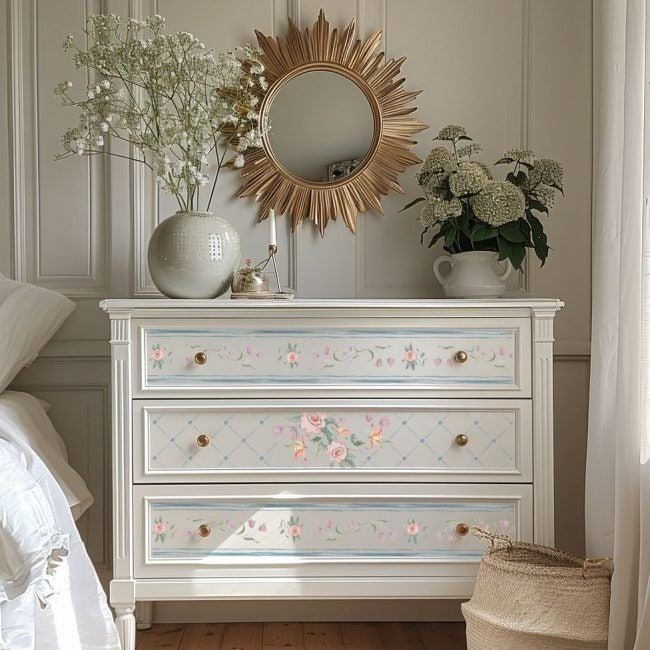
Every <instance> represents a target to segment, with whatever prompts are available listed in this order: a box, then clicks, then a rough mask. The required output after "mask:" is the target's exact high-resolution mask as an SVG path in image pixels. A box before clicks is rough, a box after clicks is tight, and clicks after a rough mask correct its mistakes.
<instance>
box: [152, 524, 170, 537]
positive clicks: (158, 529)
mask: <svg viewBox="0 0 650 650" xmlns="http://www.w3.org/2000/svg"><path fill="white" fill-rule="evenodd" d="M153 532H154V533H155V534H156V535H162V534H164V533H166V532H167V523H166V522H164V521H157V522H156V523H155V524H154V525H153Z"/></svg>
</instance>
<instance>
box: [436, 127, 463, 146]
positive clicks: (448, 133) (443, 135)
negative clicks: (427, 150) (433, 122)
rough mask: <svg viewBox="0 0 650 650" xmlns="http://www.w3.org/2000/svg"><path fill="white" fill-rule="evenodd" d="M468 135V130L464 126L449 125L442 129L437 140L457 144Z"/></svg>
mask: <svg viewBox="0 0 650 650" xmlns="http://www.w3.org/2000/svg"><path fill="white" fill-rule="evenodd" d="M466 135H467V129H466V128H465V127H464V126H459V125H457V124H448V125H447V126H445V127H443V128H442V129H440V131H439V132H438V135H437V136H436V139H437V140H448V141H449V142H456V141H457V140H458V138H461V137H464V136H466Z"/></svg>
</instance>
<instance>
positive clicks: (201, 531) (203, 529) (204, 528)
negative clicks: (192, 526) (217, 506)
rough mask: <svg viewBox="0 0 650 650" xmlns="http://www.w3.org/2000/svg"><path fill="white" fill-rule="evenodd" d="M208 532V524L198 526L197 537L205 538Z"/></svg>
mask: <svg viewBox="0 0 650 650" xmlns="http://www.w3.org/2000/svg"><path fill="white" fill-rule="evenodd" d="M210 532H211V531H210V526H208V524H201V525H200V526H199V537H207V536H208V535H209V534H210Z"/></svg>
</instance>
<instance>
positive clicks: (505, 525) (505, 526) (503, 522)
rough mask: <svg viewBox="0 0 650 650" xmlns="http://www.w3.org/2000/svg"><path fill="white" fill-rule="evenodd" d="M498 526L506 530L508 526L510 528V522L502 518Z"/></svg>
mask: <svg viewBox="0 0 650 650" xmlns="http://www.w3.org/2000/svg"><path fill="white" fill-rule="evenodd" d="M499 527H500V528H501V530H508V528H510V522H509V521H508V520H507V519H502V520H501V521H500V522H499Z"/></svg>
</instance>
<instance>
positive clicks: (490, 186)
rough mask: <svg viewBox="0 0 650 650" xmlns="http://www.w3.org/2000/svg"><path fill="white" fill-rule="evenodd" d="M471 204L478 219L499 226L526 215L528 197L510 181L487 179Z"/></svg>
mask: <svg viewBox="0 0 650 650" xmlns="http://www.w3.org/2000/svg"><path fill="white" fill-rule="evenodd" d="M469 204H470V206H471V208H472V211H473V212H474V214H475V215H476V217H477V218H478V219H480V220H481V221H484V222H485V223H488V224H490V225H491V226H495V227H498V226H501V225H503V224H504V223H509V222H511V221H517V219H520V218H521V217H523V216H524V210H525V209H526V197H525V196H524V193H523V192H522V191H521V190H520V189H519V188H518V187H517V186H516V185H513V184H512V183H510V182H509V181H487V182H486V183H485V185H484V186H483V189H482V190H481V191H480V192H479V193H478V194H475V195H474V196H472V197H470V199H469Z"/></svg>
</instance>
